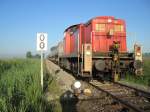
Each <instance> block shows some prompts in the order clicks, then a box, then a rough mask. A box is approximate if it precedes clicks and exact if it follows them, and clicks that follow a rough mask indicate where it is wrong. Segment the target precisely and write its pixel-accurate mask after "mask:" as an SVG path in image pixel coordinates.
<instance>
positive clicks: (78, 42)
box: [78, 34, 80, 75]
mask: <svg viewBox="0 0 150 112" xmlns="http://www.w3.org/2000/svg"><path fill="white" fill-rule="evenodd" d="M79 42H80V41H79V34H78V75H79V72H80V71H79V66H80V54H79V52H80V51H79V45H80V43H79Z"/></svg>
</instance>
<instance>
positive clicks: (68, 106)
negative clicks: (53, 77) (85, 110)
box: [60, 91, 78, 112]
mask: <svg viewBox="0 0 150 112" xmlns="http://www.w3.org/2000/svg"><path fill="white" fill-rule="evenodd" d="M60 103H61V107H62V112H77V108H76V104H77V103H78V98H77V97H75V96H74V95H73V93H72V92H71V91H66V92H65V93H63V94H62V95H61V96H60Z"/></svg>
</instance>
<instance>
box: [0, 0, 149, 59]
mask: <svg viewBox="0 0 150 112" xmlns="http://www.w3.org/2000/svg"><path fill="white" fill-rule="evenodd" d="M103 15H110V16H115V17H116V18H122V19H124V20H125V21H126V24H127V32H128V37H127V43H128V44H127V45H128V48H129V49H130V50H131V49H132V47H133V43H134V42H135V41H136V42H139V43H141V44H142V46H143V50H144V51H145V52H146V51H147V52H150V1H149V0H0V57H4V56H7V57H9V56H23V55H25V53H26V51H32V52H33V53H36V33H37V32H47V33H48V48H50V47H51V46H53V45H55V44H56V43H57V42H58V41H60V40H62V38H63V31H64V29H65V28H66V27H68V26H70V25H72V24H76V23H81V22H86V21H88V20H89V19H90V18H93V17H95V16H103Z"/></svg>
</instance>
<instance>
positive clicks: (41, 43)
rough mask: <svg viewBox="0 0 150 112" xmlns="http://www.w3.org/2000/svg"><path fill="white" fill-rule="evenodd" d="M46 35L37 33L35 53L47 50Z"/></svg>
mask: <svg viewBox="0 0 150 112" xmlns="http://www.w3.org/2000/svg"><path fill="white" fill-rule="evenodd" d="M47 36H48V35H47V33H37V51H46V50H47Z"/></svg>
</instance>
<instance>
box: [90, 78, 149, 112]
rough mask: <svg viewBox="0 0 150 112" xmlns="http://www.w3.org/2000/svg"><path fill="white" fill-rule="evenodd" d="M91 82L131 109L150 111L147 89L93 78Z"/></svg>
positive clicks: (136, 111) (139, 111) (140, 111)
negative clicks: (103, 81) (102, 81)
mask: <svg viewBox="0 0 150 112" xmlns="http://www.w3.org/2000/svg"><path fill="white" fill-rule="evenodd" d="M89 84H90V85H91V86H93V87H95V88H96V89H98V90H100V91H103V92H105V93H106V94H108V95H110V96H111V97H112V98H114V99H115V100H116V101H118V102H119V103H121V104H122V105H124V106H125V107H126V108H128V109H129V110H131V111H135V112H150V93H148V92H146V91H143V90H139V89H136V88H134V87H130V86H127V85H123V84H121V83H114V82H106V83H101V82H99V81H97V80H93V81H91V82H89Z"/></svg>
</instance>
